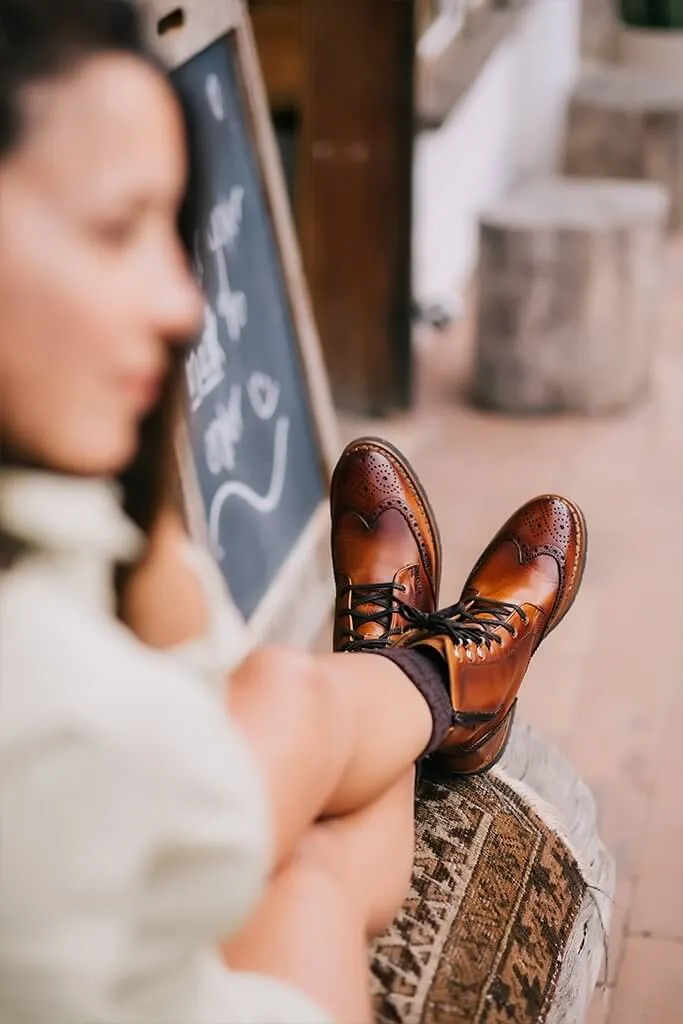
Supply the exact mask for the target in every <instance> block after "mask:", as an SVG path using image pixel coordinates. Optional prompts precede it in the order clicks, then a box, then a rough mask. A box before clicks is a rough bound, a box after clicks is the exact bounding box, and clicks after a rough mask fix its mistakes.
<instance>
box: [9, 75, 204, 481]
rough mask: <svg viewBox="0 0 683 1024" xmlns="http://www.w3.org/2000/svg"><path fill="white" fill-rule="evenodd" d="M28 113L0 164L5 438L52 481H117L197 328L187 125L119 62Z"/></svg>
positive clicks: (34, 91) (53, 93)
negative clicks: (180, 228) (187, 249)
mask: <svg viewBox="0 0 683 1024" xmlns="http://www.w3.org/2000/svg"><path fill="white" fill-rule="evenodd" d="M24 100H25V102H24V112H25V123H26V129H25V132H24V135H23V136H22V139H21V141H20V143H19V145H18V146H17V147H16V148H15V149H14V150H13V151H12V152H11V153H10V154H9V156H8V157H7V158H6V159H4V160H2V161H0V438H2V442H3V443H4V444H9V446H10V448H11V449H12V450H14V451H16V452H18V453H19V454H20V455H21V456H22V457H23V458H25V459H29V460H31V461H34V462H35V461H37V462H39V463H40V464H42V465H45V466H48V467H51V468H54V469H58V470H62V471H66V472H71V473H87V474H94V475H99V474H111V473H115V472H117V471H118V470H119V469H121V468H123V467H124V466H125V465H126V464H127V463H128V462H129V461H130V459H131V457H132V456H133V455H134V454H135V450H136V446H137V437H138V427H139V423H140V420H141V419H142V418H143V417H144V416H145V414H146V413H148V412H149V410H150V408H151V407H152V405H153V404H154V403H155V401H156V399H157V397H158V394H159V390H160V386H161V384H162V381H163V377H164V374H165V372H166V370H167V367H168V362H169V355H170V352H169V349H170V347H171V346H172V345H174V344H176V343H178V342H182V341H186V340H188V338H189V337H191V336H192V334H193V333H194V332H195V330H196V329H197V327H198V324H199V320H200V316H201V303H200V296H199V294H198V291H197V288H196V286H195V284H194V281H193V279H192V277H191V275H190V272H189V269H188V266H187V264H186V261H185V257H184V254H183V251H182V249H181V245H180V241H179V238H178V236H177V233H176V220H177V212H178V205H179V202H180V200H181V197H182V192H183V188H184V185H185V166H186V161H185V144H184V135H183V128H182V121H181V117H180V113H179V110H178V108H177V105H176V102H175V99H174V97H173V95H172V92H171V90H170V88H169V86H168V84H167V83H166V82H165V81H164V79H163V77H162V76H161V75H159V74H157V73H156V72H155V71H154V70H153V69H151V68H149V67H147V66H146V65H145V64H144V63H143V62H142V61H139V60H137V59H135V58H133V57H127V56H120V55H103V56H98V57H95V58H92V59H91V60H89V61H87V62H86V63H84V64H82V65H81V66H80V67H79V68H78V69H77V70H76V71H74V72H73V73H71V74H69V75H68V76H64V77H63V78H58V79H53V80H50V81H46V82H44V83H40V84H36V85H34V86H32V87H31V89H30V90H29V91H27V93H26V95H25V98H24Z"/></svg>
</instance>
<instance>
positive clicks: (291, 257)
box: [138, 0, 338, 657]
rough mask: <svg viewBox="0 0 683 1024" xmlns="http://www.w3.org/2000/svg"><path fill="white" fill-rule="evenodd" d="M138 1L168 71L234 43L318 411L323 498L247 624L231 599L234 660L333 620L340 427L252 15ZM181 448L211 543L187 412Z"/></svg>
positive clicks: (221, 5) (229, 2)
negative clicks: (332, 508)
mask: <svg viewBox="0 0 683 1024" xmlns="http://www.w3.org/2000/svg"><path fill="white" fill-rule="evenodd" d="M138 2H139V5H140V6H141V8H142V10H143V13H144V16H145V18H146V21H147V29H148V38H149V40H150V43H151V45H152V47H153V48H154V50H155V52H156V53H157V54H158V56H159V57H160V58H161V60H162V61H163V62H164V64H165V65H166V67H167V68H168V70H169V71H173V70H175V69H176V68H178V67H180V66H181V65H183V64H185V63H186V62H188V61H189V60H191V59H192V58H193V57H194V56H196V55H197V54H198V53H200V52H201V51H202V50H204V49H205V48H206V47H208V46H210V45H212V44H213V43H215V42H217V41H218V40H220V39H221V38H223V37H224V36H227V37H230V38H231V42H232V43H234V52H235V58H236V66H237V71H238V75H239V79H240V85H241V88H242V100H243V103H244V107H245V110H246V111H247V114H248V118H249V122H250V124H249V127H250V129H251V135H252V140H253V144H254V157H255V163H256V164H257V166H258V167H259V170H260V172H261V177H262V185H263V190H264V193H265V196H266V201H267V205H268V213H269V215H270V219H271V226H272V229H273V235H274V238H275V243H276V249H277V253H278V256H279V259H280V263H281V267H282V271H283V276H284V281H285V288H286V292H287V297H288V300H289V306H290V312H291V316H292V322H293V325H294V334H295V338H296V342H297V345H298V353H299V356H300V361H301V368H302V371H303V378H304V382H305V387H306V389H307V393H308V399H309V403H310V408H311V414H312V425H313V430H314V434H315V440H316V443H317V448H318V452H319V456H320V463H321V475H322V477H323V480H324V483H325V500H324V501H323V502H321V504H320V505H319V507H318V508H317V509H316V511H315V513H314V514H313V516H312V518H311V519H310V521H309V523H308V525H307V527H306V528H305V529H304V531H303V533H302V534H301V535H300V537H299V540H298V542H297V543H296V545H295V546H294V548H293V550H292V551H291V552H290V553H289V555H288V557H287V559H286V561H285V564H284V565H283V567H282V568H281V570H280V572H279V573H278V574H277V576H276V578H275V580H274V581H273V583H272V585H271V587H270V588H269V590H268V592H267V593H266V595H265V597H264V598H263V600H262V601H261V603H260V604H259V606H258V608H257V609H256V611H255V613H254V615H253V616H252V618H251V619H250V620H249V622H248V623H245V621H244V619H243V618H242V616H241V614H240V613H239V611H238V610H237V607H236V605H235V604H234V602H232V601H230V604H231V612H232V615H233V617H234V623H233V630H232V635H234V647H235V657H239V656H242V655H243V654H245V653H246V652H248V651H249V650H250V649H252V648H254V647H255V646H257V645H259V644H261V643H264V642H275V643H290V644H295V645H297V646H310V645H311V644H313V643H314V642H315V640H316V638H317V637H318V636H319V634H320V631H321V628H322V627H323V625H324V623H325V621H326V620H328V619H329V615H330V612H331V607H332V597H333V583H332V576H331V565H330V555H329V531H330V517H329V504H328V500H327V495H328V482H329V479H330V476H331V472H332V467H333V462H334V459H335V458H336V454H337V451H338V440H337V425H336V417H335V413H334V407H333V404H332V399H331V395H330V389H329V385H328V380H327V375H326V372H325V368H324V363H323V357H322V352H321V347H320V343H319V339H318V335H317V331H316V327H315V322H314V319H313V314H312V308H311V304H310V300H309V297H308V293H307V289H306V285H305V281H304V276H303V269H302V263H301V257H300V253H299V247H298V243H297V240H296V235H295V230H294V224H293V218H292V215H291V211H290V205H289V199H288V196H287V189H286V184H285V179H284V173H283V170H282V167H281V163H280V158H279V153H278V148H277V142H276V139H275V134H274V131H273V127H272V123H271V119H270V113H269V108H268V100H267V94H266V89H265V85H264V82H263V77H262V74H261V69H260V65H259V61H258V56H257V51H256V45H255V42H254V37H253V34H252V30H251V23H250V19H249V15H248V12H247V9H246V5H245V4H244V3H243V2H242V0H138ZM160 24H161V25H167V26H169V27H168V30H167V31H164V32H163V34H160V32H159V26H160ZM175 448H176V455H177V460H178V470H179V476H180V483H181V491H182V496H183V503H184V506H185V513H186V516H187V521H188V524H189V529H190V533H191V535H192V537H193V539H194V540H195V541H196V542H198V543H200V544H201V545H202V546H204V547H208V536H207V526H206V518H205V514H204V507H203V503H202V499H201V495H200V491H199V484H198V480H197V475H196V470H195V467H194V459H193V455H192V450H191V447H190V443H189V435H188V431H187V423H186V421H185V419H184V417H183V418H182V419H181V420H180V421H179V422H178V424H177V436H176V445H175Z"/></svg>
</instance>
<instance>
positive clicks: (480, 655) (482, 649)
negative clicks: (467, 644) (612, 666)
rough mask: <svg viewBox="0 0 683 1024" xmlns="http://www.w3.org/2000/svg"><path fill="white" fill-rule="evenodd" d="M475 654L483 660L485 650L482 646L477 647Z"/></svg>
mask: <svg viewBox="0 0 683 1024" xmlns="http://www.w3.org/2000/svg"><path fill="white" fill-rule="evenodd" d="M477 654H478V655H479V657H480V658H481V660H482V661H484V659H485V658H486V651H485V650H484V648H483V647H477Z"/></svg>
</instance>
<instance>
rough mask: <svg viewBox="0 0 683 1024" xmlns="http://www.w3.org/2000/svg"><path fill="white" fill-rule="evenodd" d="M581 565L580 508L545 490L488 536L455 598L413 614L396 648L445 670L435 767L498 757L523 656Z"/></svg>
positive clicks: (570, 594)
mask: <svg viewBox="0 0 683 1024" xmlns="http://www.w3.org/2000/svg"><path fill="white" fill-rule="evenodd" d="M585 562H586V525H585V520H584V517H583V514H582V512H581V510H580V509H579V508H578V507H577V506H576V505H574V504H573V503H572V502H571V501H568V500H567V499H566V498H560V497H557V496H555V495H544V496H541V497H538V498H535V499H533V500H532V501H530V502H528V503H527V504H526V505H524V506H522V508H520V509H519V510H518V511H517V512H515V514H514V515H513V516H511V517H510V519H509V520H508V521H507V522H506V523H505V525H504V526H503V527H502V529H501V530H500V531H499V532H498V533H497V534H496V536H495V537H494V539H493V540H492V541H491V543H490V544H489V546H488V547H487V548H486V550H485V551H484V553H483V555H482V556H481V558H480V559H479V561H478V562H477V564H476V565H475V567H474V569H473V570H472V572H471V573H470V575H469V577H468V579H467V582H466V583H465V588H464V590H463V592H462V596H461V598H460V601H459V602H458V604H457V605H454V606H453V607H452V608H450V609H445V610H444V611H443V612H437V613H436V615H434V616H431V617H421V616H420V615H419V613H418V614H414V615H413V616H411V618H412V621H413V623H414V624H415V625H416V626H417V627H418V628H417V629H416V630H415V631H413V632H406V633H405V634H404V636H403V637H402V638H401V639H400V641H399V645H400V646H407V647H417V648H419V647H431V648H432V649H433V650H434V651H436V652H437V653H438V654H439V655H440V656H441V657H442V658H443V659H444V660H445V662H446V665H447V668H448V677H449V683H450V696H451V703H452V706H453V709H454V718H453V722H454V724H453V727H452V728H451V730H450V732H449V733H448V735H447V737H446V739H445V741H444V743H443V744H442V746H441V747H440V748H439V751H438V752H437V753H436V755H435V759H437V760H438V763H439V765H440V766H441V767H443V768H444V769H446V770H448V771H452V772H460V773H463V774H475V773H479V772H482V771H486V770H487V769H488V768H490V767H492V765H493V764H495V762H496V760H497V759H498V758H499V757H500V756H501V755H502V753H503V751H504V749H505V745H506V743H507V741H508V738H509V735H510V730H511V726H512V720H513V717H514V711H515V705H516V700H517V694H518V692H519V688H520V686H521V684H522V681H523V679H524V675H525V673H526V670H527V667H528V665H529V661H530V659H531V657H532V655H533V654H534V652H535V651H536V650H537V648H538V646H539V644H540V643H541V641H542V640H543V639H544V638H545V637H546V636H547V635H548V633H550V631H551V630H553V629H554V628H555V627H556V626H557V624H558V623H559V622H560V621H561V620H562V619H563V618H564V616H565V615H566V614H567V612H568V611H569V609H570V608H571V606H572V604H573V603H574V600H575V598H576V595H577V592H578V589H579V586H580V584H581V579H582V576H583V570H584V567H585ZM430 620H431V621H430Z"/></svg>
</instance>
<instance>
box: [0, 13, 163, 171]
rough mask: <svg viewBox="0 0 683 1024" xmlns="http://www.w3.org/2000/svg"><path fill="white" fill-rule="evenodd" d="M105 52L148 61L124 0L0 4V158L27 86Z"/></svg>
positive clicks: (17, 130) (10, 141)
mask: <svg viewBox="0 0 683 1024" xmlns="http://www.w3.org/2000/svg"><path fill="white" fill-rule="evenodd" d="M111 51H113V52H119V53H130V54H133V55H135V56H138V57H141V58H143V59H146V60H152V58H151V56H150V54H149V53H148V52H147V50H146V48H145V45H144V41H143V32H142V26H141V20H140V16H139V13H138V11H137V9H136V7H135V6H134V4H133V3H132V2H129V0H0V158H1V157H2V156H5V155H6V154H7V153H8V152H9V151H10V149H12V147H14V146H16V145H17V143H18V142H19V140H20V139H21V135H22V129H23V117H22V92H23V90H24V89H25V88H26V87H27V86H29V85H31V84H33V83H34V82H37V81H40V79H45V78H51V77H53V76H56V75H60V74H64V73H67V72H69V71H71V70H72V69H73V68H74V67H75V66H77V64H78V63H79V61H81V60H84V59H87V58H88V57H90V56H93V55H94V54H97V53H104V52H111Z"/></svg>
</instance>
